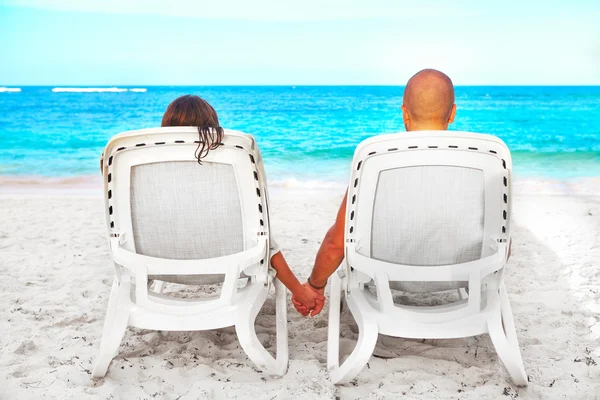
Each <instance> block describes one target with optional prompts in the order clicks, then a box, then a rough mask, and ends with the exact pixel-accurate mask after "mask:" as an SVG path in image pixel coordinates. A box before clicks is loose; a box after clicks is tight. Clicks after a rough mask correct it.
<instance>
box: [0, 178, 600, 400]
mask: <svg viewBox="0 0 600 400" xmlns="http://www.w3.org/2000/svg"><path fill="white" fill-rule="evenodd" d="M13 189H14V188H13ZM17 189H19V190H8V189H7V188H4V189H3V191H2V193H0V222H1V224H0V273H1V274H2V279H1V280H0V290H1V292H2V303H1V304H2V307H1V308H0V327H1V330H0V332H1V335H0V354H1V357H0V377H1V378H3V379H2V381H1V382H2V383H1V384H0V387H1V388H2V389H0V399H17V398H18V399H43V398H46V399H71V398H73V399H82V398H100V399H120V398H122V399H182V400H183V399H204V398H207V399H209V398H217V399H231V398H254V399H275V398H276V399H287V398H294V399H338V398H339V399H358V398H368V399H386V398H390V399H393V398H410V399H434V398H435V399H458V398H460V399H476V398H500V399H502V398H521V399H537V398H540V399H560V398H568V399H596V398H600V323H599V322H598V321H599V319H600V265H599V264H600V262H599V261H598V260H600V197H599V196H598V193H600V190H599V189H600V185H598V180H587V181H582V182H577V183H567V184H564V183H548V182H535V181H533V182H521V183H517V184H515V192H516V195H515V196H514V215H513V238H514V246H513V256H512V258H511V260H510V262H509V264H508V266H507V274H506V285H507V287H508V292H509V297H510V299H511V302H512V307H513V312H514V315H515V322H516V326H517V332H518V336H519V340H520V345H521V348H522V352H523V359H524V362H525V368H526V370H527V372H528V374H529V378H530V385H529V387H527V388H522V389H521V388H516V387H514V386H513V385H512V384H511V382H510V379H509V377H508V375H507V373H506V371H505V370H504V368H503V367H502V365H501V364H500V363H499V361H498V359H497V356H496V353H495V351H494V349H493V347H492V344H491V342H490V339H489V337H488V336H487V335H482V336H477V337H473V338H465V339H452V340H405V339H401V338H392V337H386V336H380V338H379V342H378V344H377V348H376V350H375V354H376V356H374V357H372V358H371V360H370V361H369V364H368V366H367V367H366V368H365V369H364V370H363V371H362V372H361V373H360V374H359V376H358V377H357V379H356V380H354V381H353V382H352V383H351V384H348V385H345V386H334V385H332V384H331V382H330V380H329V378H328V374H327V369H326V367H325V362H326V346H327V341H326V339H327V307H326V308H325V310H324V312H323V313H322V314H321V315H319V316H317V317H315V318H304V317H302V316H300V315H299V314H297V313H296V312H295V311H294V309H293V307H292V306H291V304H290V306H289V307H288V308H289V332H290V334H289V345H290V364H289V371H288V373H287V375H285V376H284V377H283V378H280V379H274V378H270V377H268V376H265V375H264V374H262V373H260V372H257V370H256V368H255V367H254V366H253V365H252V363H251V362H250V361H249V360H248V358H247V357H246V355H245V354H244V352H243V351H242V350H241V348H240V346H239V344H238V342H237V339H236V336H235V333H234V330H233V328H226V329H221V330H214V331H206V332H158V331H147V330H140V329H134V328H129V330H128V331H127V333H126V336H125V338H124V340H123V342H122V344H121V348H120V352H119V355H118V356H117V357H116V358H115V359H114V360H113V362H112V364H111V366H110V369H109V372H108V375H107V376H106V377H105V378H104V379H100V380H92V379H91V378H90V370H91V368H92V361H93V359H94V357H95V355H96V351H97V349H98V345H99V340H100V335H101V332H102V325H103V320H104V313H105V310H106V306H107V301H108V295H109V290H110V285H111V282H112V276H113V267H112V264H111V262H110V258H109V253H108V248H107V242H106V231H105V227H104V225H103V224H104V219H103V203H102V199H101V197H100V190H99V189H97V188H86V189H85V190H83V191H79V192H78V191H76V190H72V188H70V189H69V190H54V191H47V190H44V193H45V194H40V190H39V188H37V189H36V187H35V186H34V187H27V188H23V187H21V188H17ZM342 195H343V188H341V187H333V188H327V189H323V188H313V189H303V188H293V187H291V188H290V187H273V188H271V203H272V220H273V229H274V230H275V232H276V234H277V238H278V241H279V243H280V244H281V246H282V248H283V251H284V253H285V255H286V257H287V259H288V260H289V262H290V264H291V266H292V267H293V269H294V270H295V271H296V272H297V274H298V275H299V276H300V277H303V278H304V277H306V276H307V275H308V274H309V272H310V269H311V268H312V262H313V260H314V256H315V254H316V251H317V249H318V247H319V243H320V240H321V239H322V237H323V235H324V234H325V232H326V230H327V229H328V227H329V225H330V224H331V223H332V221H333V218H334V216H335V212H336V210H337V207H338V205H339V203H340V201H341V199H342ZM257 330H258V331H259V332H260V334H259V337H260V338H261V340H262V341H263V342H264V343H267V344H270V345H271V346H272V347H271V348H273V345H274V307H273V300H272V298H271V299H270V300H269V301H268V302H267V304H266V305H265V307H264V308H263V310H262V311H261V314H260V315H259V317H258V320H257ZM342 337H343V339H342V344H343V346H344V347H346V348H347V347H348V346H350V348H351V346H353V345H354V343H355V341H356V337H357V329H356V325H355V324H354V322H353V320H352V317H351V316H350V315H349V314H348V313H347V311H346V312H344V314H343V315H342ZM390 357H391V358H390Z"/></svg>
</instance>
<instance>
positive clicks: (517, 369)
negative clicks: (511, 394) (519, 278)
mask: <svg viewBox="0 0 600 400" xmlns="http://www.w3.org/2000/svg"><path fill="white" fill-rule="evenodd" d="M493 296H498V298H497V299H496V301H499V304H498V307H497V311H496V312H494V314H493V315H492V316H491V317H490V319H489V320H488V329H489V333H490V338H491V339H492V343H493V344H494V347H495V348H496V352H497V353H498V357H499V358H500V360H502V363H503V364H504V367H505V368H506V370H507V371H508V374H509V375H510V377H511V378H512V380H513V382H514V383H515V385H517V386H527V373H526V372H525V367H524V365H523V359H522V357H521V350H520V349H519V342H518V340H517V331H516V329H515V323H514V319H513V315H512V310H511V307H510V302H509V301H508V294H507V293H506V286H505V285H504V283H501V284H500V288H499V293H498V294H496V293H494V294H493ZM490 297H491V295H490ZM488 301H490V299H489V297H488Z"/></svg>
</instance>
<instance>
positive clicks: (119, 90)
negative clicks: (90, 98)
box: [52, 87, 148, 93]
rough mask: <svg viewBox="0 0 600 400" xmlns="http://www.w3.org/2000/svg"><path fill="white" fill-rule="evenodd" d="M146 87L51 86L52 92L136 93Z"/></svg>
mask: <svg viewBox="0 0 600 400" xmlns="http://www.w3.org/2000/svg"><path fill="white" fill-rule="evenodd" d="M147 90H148V89H146V88H132V89H127V88H119V87H109V88H94V87H89V88H87V87H86V88H71V87H56V88H52V91H53V92H54V93H123V92H136V93H145V92H146V91H147Z"/></svg>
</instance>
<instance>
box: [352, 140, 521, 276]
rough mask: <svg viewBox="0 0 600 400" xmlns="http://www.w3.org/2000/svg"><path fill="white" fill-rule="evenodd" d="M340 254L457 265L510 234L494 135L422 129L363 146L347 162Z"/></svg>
mask: <svg viewBox="0 0 600 400" xmlns="http://www.w3.org/2000/svg"><path fill="white" fill-rule="evenodd" d="M352 165H353V166H352V174H351V175H352V176H351V181H350V188H349V192H348V203H347V215H346V242H347V249H346V251H356V252H357V253H359V254H361V255H363V256H366V257H369V258H371V259H374V260H380V261H385V262H389V263H393V264H400V265H410V266H423V267H428V266H441V265H455V264H461V263H465V262H469V261H474V260H478V259H481V258H483V257H486V256H489V255H490V254H492V253H493V252H494V247H493V246H492V245H491V244H492V242H493V241H496V240H500V239H505V238H507V237H508V234H509V219H510V171H511V158H510V152H509V150H508V148H507V147H506V145H505V144H504V143H503V142H502V141H501V140H500V139H498V138H496V137H494V136H489V135H481V134H474V133H467V132H453V131H422V132H410V133H399V134H393V135H381V136H377V137H373V138H370V139H367V140H365V141H364V142H362V143H361V144H360V145H359V146H358V148H357V149H356V152H355V155H354V160H353V164H352Z"/></svg>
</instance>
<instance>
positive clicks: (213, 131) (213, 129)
mask: <svg viewBox="0 0 600 400" xmlns="http://www.w3.org/2000/svg"><path fill="white" fill-rule="evenodd" d="M161 126H197V127H198V135H199V136H200V137H199V142H200V143H199V144H198V148H197V149H196V158H197V159H198V162H200V160H201V159H202V158H204V157H206V155H207V154H208V152H209V150H214V149H216V148H217V147H219V144H220V143H221V141H222V140H223V128H221V127H220V126H219V118H218V116H217V112H216V111H215V109H214V108H212V106H211V105H210V104H208V103H207V102H206V101H205V100H203V99H201V98H200V97H198V96H192V95H185V96H181V97H178V98H176V99H175V100H173V102H171V104H169V106H168V107H167V111H165V114H164V115H163V118H162V124H161Z"/></svg>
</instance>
